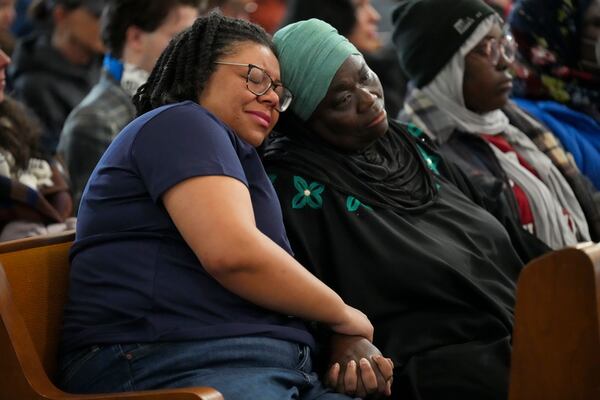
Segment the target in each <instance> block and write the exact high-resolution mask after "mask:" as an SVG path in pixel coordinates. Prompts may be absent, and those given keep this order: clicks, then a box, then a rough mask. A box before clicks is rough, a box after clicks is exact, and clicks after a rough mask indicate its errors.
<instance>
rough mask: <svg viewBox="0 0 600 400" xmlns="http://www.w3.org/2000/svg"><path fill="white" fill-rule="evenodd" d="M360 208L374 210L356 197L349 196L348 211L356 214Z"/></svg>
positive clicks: (347, 200)
mask: <svg viewBox="0 0 600 400" xmlns="http://www.w3.org/2000/svg"><path fill="white" fill-rule="evenodd" d="M360 207H363V208H366V209H367V210H373V209H372V208H371V207H369V206H368V205H366V204H363V203H361V201H360V200H358V199H357V198H356V197H354V196H348V198H347V199H346V209H348V211H350V212H355V211H356V210H358V209H359V208H360Z"/></svg>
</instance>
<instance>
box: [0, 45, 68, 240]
mask: <svg viewBox="0 0 600 400" xmlns="http://www.w3.org/2000/svg"><path fill="white" fill-rule="evenodd" d="M9 63H10V58H9V57H8V56H7V55H6V53H5V52H4V51H3V50H2V49H1V48H0V241H6V240H13V239H20V238H24V237H29V236H36V235H42V234H47V233H49V232H58V231H61V230H65V229H72V228H73V222H74V221H72V220H70V219H68V217H69V216H70V215H71V213H72V205H73V203H72V201H71V196H70V194H69V188H68V186H67V183H66V181H65V179H64V177H63V176H62V174H61V173H60V170H59V169H58V168H57V167H56V164H55V163H53V162H51V161H50V162H48V161H47V160H44V159H42V158H41V156H40V154H38V151H37V144H38V139H39V133H40V128H39V126H38V124H37V123H36V122H35V121H34V120H32V119H31V118H30V116H29V115H28V113H27V112H26V110H25V107H24V106H23V105H22V104H21V103H19V102H18V101H16V100H13V99H12V98H10V97H8V96H6V94H5V93H4V90H5V88H6V84H5V82H6V81H5V79H6V76H5V72H6V67H7V66H8V65H9Z"/></svg>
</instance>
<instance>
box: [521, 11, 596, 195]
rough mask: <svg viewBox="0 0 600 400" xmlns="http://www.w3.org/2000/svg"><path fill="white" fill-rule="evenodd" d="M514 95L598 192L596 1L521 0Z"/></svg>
mask: <svg viewBox="0 0 600 400" xmlns="http://www.w3.org/2000/svg"><path fill="white" fill-rule="evenodd" d="M509 23H510V28H511V30H512V33H513V35H514V37H515V39H516V41H517V43H518V45H519V47H518V48H519V55H520V57H519V59H518V61H519V62H520V64H521V68H519V69H517V72H518V76H517V79H515V87H514V90H513V95H514V96H515V101H516V103H517V104H519V105H520V106H521V107H522V108H524V109H525V110H526V111H528V112H529V113H531V114H532V115H534V116H535V117H536V118H537V119H539V120H540V121H542V122H543V123H544V124H545V125H546V126H548V128H550V129H551V130H552V132H553V133H554V134H555V135H556V136H557V137H558V138H559V140H560V142H561V143H562V145H563V146H564V147H565V148H566V150H568V151H569V152H570V153H571V154H572V156H573V158H574V159H575V162H576V164H577V166H578V167H579V169H581V171H582V172H583V173H584V174H585V175H587V176H588V177H589V178H590V179H591V181H592V182H593V183H594V185H595V187H596V189H600V0H527V1H524V0H519V1H516V2H515V4H514V6H513V9H512V12H511V14H510V18H509Z"/></svg>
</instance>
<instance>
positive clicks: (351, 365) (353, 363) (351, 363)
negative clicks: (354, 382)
mask: <svg viewBox="0 0 600 400" xmlns="http://www.w3.org/2000/svg"><path fill="white" fill-rule="evenodd" d="M348 365H349V366H350V367H356V361H354V360H352V361H350V362H349V363H348Z"/></svg>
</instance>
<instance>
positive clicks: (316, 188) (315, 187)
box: [308, 182, 325, 196]
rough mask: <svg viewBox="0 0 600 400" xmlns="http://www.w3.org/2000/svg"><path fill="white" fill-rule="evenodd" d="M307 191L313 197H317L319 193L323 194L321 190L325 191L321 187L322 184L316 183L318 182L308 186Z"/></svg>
mask: <svg viewBox="0 0 600 400" xmlns="http://www.w3.org/2000/svg"><path fill="white" fill-rule="evenodd" d="M308 190H310V193H311V194H312V195H314V196H318V195H320V194H321V193H323V190H325V186H323V185H322V184H320V183H318V182H313V183H311V184H310V186H309V187H308Z"/></svg>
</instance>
